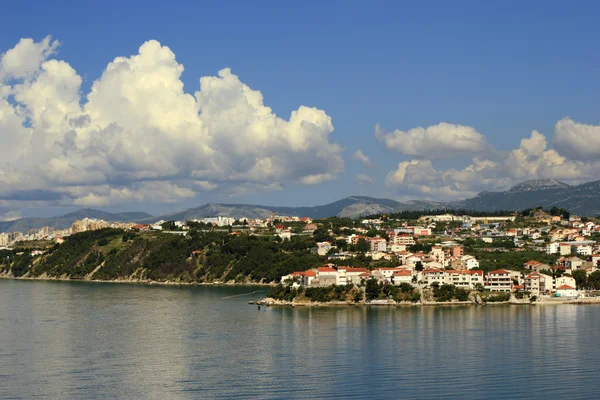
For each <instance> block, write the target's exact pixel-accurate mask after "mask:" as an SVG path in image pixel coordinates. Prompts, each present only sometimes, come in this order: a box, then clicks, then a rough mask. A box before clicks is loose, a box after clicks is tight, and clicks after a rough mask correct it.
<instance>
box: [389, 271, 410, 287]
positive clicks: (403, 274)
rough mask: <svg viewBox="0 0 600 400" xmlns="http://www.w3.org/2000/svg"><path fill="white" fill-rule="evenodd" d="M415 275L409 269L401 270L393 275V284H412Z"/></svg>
mask: <svg viewBox="0 0 600 400" xmlns="http://www.w3.org/2000/svg"><path fill="white" fill-rule="evenodd" d="M412 281H413V273H412V272H411V271H410V270H408V269H400V270H398V271H395V272H394V273H393V274H392V283H393V284H394V285H401V284H403V283H412Z"/></svg>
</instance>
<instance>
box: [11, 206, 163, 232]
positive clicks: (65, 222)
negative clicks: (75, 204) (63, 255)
mask: <svg viewBox="0 0 600 400" xmlns="http://www.w3.org/2000/svg"><path fill="white" fill-rule="evenodd" d="M150 217H152V215H150V214H148V213H145V212H124V213H109V212H105V211H100V210H94V209H91V208H82V209H79V210H76V211H73V212H71V213H68V214H65V215H62V216H59V217H52V218H19V219H16V220H14V221H1V222H0V232H27V231H29V230H30V229H38V228H41V227H43V226H49V227H51V228H54V229H66V228H68V227H70V226H71V225H72V224H73V222H75V221H77V220H78V219H84V218H95V219H103V220H105V221H108V222H115V221H134V220H138V219H142V218H150Z"/></svg>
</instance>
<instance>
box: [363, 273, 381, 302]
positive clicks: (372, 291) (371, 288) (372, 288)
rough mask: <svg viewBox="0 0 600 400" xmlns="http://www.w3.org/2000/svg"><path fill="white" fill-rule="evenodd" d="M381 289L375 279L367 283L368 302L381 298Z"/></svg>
mask: <svg viewBox="0 0 600 400" xmlns="http://www.w3.org/2000/svg"><path fill="white" fill-rule="evenodd" d="M379 289H380V287H379V284H378V283H377V281H376V280H375V279H373V278H371V279H369V280H368V281H367V287H366V288H365V294H366V297H367V300H373V299H376V298H377V297H379Z"/></svg>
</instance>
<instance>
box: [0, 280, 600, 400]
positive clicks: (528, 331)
mask: <svg viewBox="0 0 600 400" xmlns="http://www.w3.org/2000/svg"><path fill="white" fill-rule="evenodd" d="M249 291H251V290H248V289H247V288H214V287H161V286H156V287H152V286H137V285H118V284H112V285H111V284H106V285H100V284H83V283H64V282H60V283H57V282H19V281H0V379H1V380H2V384H1V385H0V398H5V397H13V398H31V397H35V396H41V397H47V398H147V399H152V398H155V399H165V398H169V399H170V398H232V397H237V398H311V399H314V398H324V399H331V398H393V399H396V398H400V397H403V398H439V397H446V398H473V399H475V398H528V399H529V398H545V397H552V398H561V397H569V398H577V397H581V398H584V397H587V398H593V397H595V393H596V389H598V385H597V383H596V379H595V376H596V375H597V373H596V370H597V367H596V362H597V357H596V356H595V352H594V348H595V346H594V344H595V333H596V329H597V326H598V322H599V321H600V308H596V307H593V306H566V305H565V306H535V307H523V306H521V307H519V306H488V307H376V308H366V307H338V308H335V307H318V308H300V307H298V308H294V309H291V308H263V309H262V310H261V311H258V310H257V308H256V307H255V306H249V305H248V304H247V301H248V300H250V299H251V300H254V299H255V298H256V295H253V296H250V297H243V296H242V297H234V298H229V299H223V297H227V296H230V295H234V294H242V293H246V292H249Z"/></svg>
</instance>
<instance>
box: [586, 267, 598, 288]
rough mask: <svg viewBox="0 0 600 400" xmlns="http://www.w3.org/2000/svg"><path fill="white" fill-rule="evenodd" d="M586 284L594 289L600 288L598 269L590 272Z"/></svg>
mask: <svg viewBox="0 0 600 400" xmlns="http://www.w3.org/2000/svg"><path fill="white" fill-rule="evenodd" d="M587 285H588V287H590V288H591V289H594V290H598V289H600V271H594V272H592V273H591V274H590V276H589V277H588V280H587Z"/></svg>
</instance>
